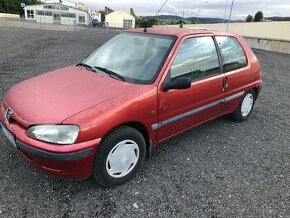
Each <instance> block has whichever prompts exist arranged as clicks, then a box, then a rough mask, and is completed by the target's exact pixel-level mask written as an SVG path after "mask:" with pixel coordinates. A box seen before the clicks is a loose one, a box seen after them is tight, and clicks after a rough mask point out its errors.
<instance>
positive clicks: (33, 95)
mask: <svg viewBox="0 0 290 218" xmlns="http://www.w3.org/2000/svg"><path fill="white" fill-rule="evenodd" d="M132 32H139V33H142V34H146V33H143V29H134V30H132ZM147 33H149V34H162V35H175V36H176V37H177V40H176V42H175V44H174V46H173V48H172V50H171V52H170V54H169V55H168V57H167V59H166V61H165V63H164V65H163V67H162V68H161V70H160V72H159V75H158V76H157V78H156V80H155V82H154V83H153V84H149V85H140V84H130V83H126V82H122V81H119V80H116V79H113V78H111V77H108V76H102V75H101V74H98V73H94V72H91V71H87V70H86V69H85V68H80V67H76V66H70V67H66V68H62V69H58V70H56V71H53V72H50V73H46V74H42V75H40V76H37V77H35V78H32V79H29V80H26V81H24V82H21V83H19V84H17V85H16V86H14V87H12V88H11V89H10V90H9V91H8V92H7V93H6V95H5V97H4V101H3V104H1V110H0V120H1V122H2V123H3V124H4V125H5V126H6V127H7V128H8V129H9V130H10V131H11V132H12V133H13V134H14V135H15V136H16V138H17V139H18V140H19V141H21V142H23V143H25V144H27V145H30V146H31V147H34V148H38V149H42V150H44V151H49V152H54V153H71V152H76V151H81V150H83V149H86V148H93V151H92V152H91V154H89V155H88V156H87V157H86V158H82V159H79V160H73V161H56V160H49V159H45V158H40V157H37V156H35V155H31V154H27V153H25V152H21V151H19V153H21V154H22V155H23V156H24V158H25V160H27V161H28V162H29V163H30V164H32V165H33V166H35V167H37V168H39V169H41V170H43V171H45V172H48V173H52V174H55V175H59V176H64V177H69V178H86V177H89V176H90V175H91V173H92V164H93V159H94V156H95V152H96V151H97V148H98V145H99V143H100V142H101V140H102V138H103V137H104V136H105V135H106V134H107V133H108V132H109V131H111V130H112V129H113V128H115V127H117V126H119V125H122V124H124V123H132V122H135V123H139V124H140V125H142V126H143V127H145V128H146V130H147V133H148V139H149V140H151V141H152V145H151V146H156V145H157V144H158V143H159V142H161V141H164V140H166V139H168V138H170V137H172V136H174V135H177V134H178V133H181V132H183V131H185V130H187V129H189V128H191V127H193V126H196V125H199V124H201V123H203V122H206V121H208V120H211V119H214V118H215V117H218V116H221V115H224V114H228V113H231V112H233V111H234V110H235V108H236V107H237V104H238V103H239V101H240V98H238V99H235V100H233V101H229V102H228V103H225V104H221V105H219V106H217V107H213V108H210V109H208V110H206V111H203V112H201V113H199V114H197V115H193V116H189V117H187V118H185V119H182V120H179V121H177V122H175V123H172V124H169V125H167V126H164V127H162V128H160V129H157V130H152V125H153V124H156V123H158V122H161V121H164V120H167V119H170V118H172V117H174V116H177V115H179V114H182V113H185V112H187V111H190V110H193V109H195V108H198V107H201V106H203V105H206V104H209V103H211V102H214V101H217V100H219V99H221V98H224V97H227V96H229V95H234V94H236V93H238V92H241V91H247V90H250V89H252V88H255V87H257V89H258V91H260V88H261V84H262V80H261V70H260V64H259V62H258V60H257V58H256V56H255V55H254V53H253V52H252V50H251V49H250V48H249V46H248V45H247V44H246V42H245V40H244V39H243V38H242V37H240V36H238V35H235V34H230V33H225V32H216V31H210V30H189V29H174V28H154V29H148V30H147ZM200 35H203V36H204V35H209V36H214V35H225V36H227V35H231V36H234V37H236V38H237V39H238V41H239V43H240V44H241V45H242V47H243V49H244V51H245V54H246V56H247V59H248V63H249V64H248V66H247V67H245V68H242V69H240V70H236V71H232V72H229V73H226V74H220V75H217V76H213V77H210V78H207V79H204V80H200V81H196V82H193V83H192V86H191V88H190V89H186V90H169V91H166V92H164V91H163V90H162V85H163V83H164V80H165V77H166V75H167V72H168V71H169V69H170V66H171V63H172V62H173V60H174V57H175V56H176V55H177V52H178V48H179V46H180V44H181V43H182V41H183V40H184V39H185V38H186V37H189V36H191V37H192V36H200ZM225 77H227V79H228V87H227V88H226V90H224V91H223V90H222V81H223V79H224V78H225ZM188 96H191V98H190V99H189V98H188ZM8 107H9V108H11V109H12V110H13V112H14V114H13V118H14V119H15V120H16V122H12V123H8V122H7V120H6V119H5V118H4V113H5V110H6V109H7V108H8ZM164 108H166V109H164ZM61 123H63V124H76V125H78V126H79V127H80V134H79V136H78V138H77V141H76V142H75V144H73V145H54V144H50V143H45V142H41V141H38V140H35V139H32V138H29V137H28V136H26V131H27V129H28V127H29V126H30V125H35V124H61ZM149 140H148V141H149Z"/></svg>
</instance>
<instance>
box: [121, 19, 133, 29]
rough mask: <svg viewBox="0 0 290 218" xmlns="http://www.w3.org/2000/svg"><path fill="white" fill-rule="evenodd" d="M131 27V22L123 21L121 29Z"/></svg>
mask: <svg viewBox="0 0 290 218" xmlns="http://www.w3.org/2000/svg"><path fill="white" fill-rule="evenodd" d="M132 26H133V21H132V20H123V28H126V29H131V28H132Z"/></svg>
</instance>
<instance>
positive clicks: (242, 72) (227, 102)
mask: <svg viewBox="0 0 290 218" xmlns="http://www.w3.org/2000/svg"><path fill="white" fill-rule="evenodd" d="M215 38H216V42H217V45H218V48H219V51H220V54H221V59H222V65H223V72H224V74H225V79H224V104H223V108H222V111H223V113H230V112H233V111H234V110H235V108H236V107H237V105H238V103H239V102H240V99H241V97H242V96H243V95H244V93H245V91H246V90H247V86H249V85H250V84H251V83H252V82H253V81H252V76H251V75H252V72H251V69H250V66H249V64H248V61H247V58H246V55H245V52H244V50H243V49H242V47H241V45H240V43H239V42H238V40H237V39H236V38H235V37H233V36H216V37H215Z"/></svg>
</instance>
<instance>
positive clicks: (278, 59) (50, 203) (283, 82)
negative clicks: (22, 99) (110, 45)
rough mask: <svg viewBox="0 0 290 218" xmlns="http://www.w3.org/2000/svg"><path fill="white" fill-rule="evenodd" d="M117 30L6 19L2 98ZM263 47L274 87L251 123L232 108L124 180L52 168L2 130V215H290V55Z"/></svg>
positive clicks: (268, 86)
mask: <svg viewBox="0 0 290 218" xmlns="http://www.w3.org/2000/svg"><path fill="white" fill-rule="evenodd" d="M115 34H116V33H114V32H110V33H105V32H102V31H83V32H55V31H45V30H30V29H21V28H19V29H18V28H0V51H1V52H0V100H1V99H2V98H3V94H4V93H5V92H6V91H7V90H8V89H9V87H11V86H12V85H14V84H16V83H18V82H20V81H22V80H24V79H27V78H30V77H33V76H35V75H38V74H40V73H42V72H45V71H49V70H53V69H56V68H59V67H63V66H67V65H71V64H74V63H78V62H80V61H81V60H82V59H84V57H86V56H87V55H88V54H90V53H91V52H92V51H94V50H95V49H96V47H98V46H99V45H101V44H102V43H104V42H105V41H107V40H108V39H109V38H111V37H112V36H114V35H115ZM255 53H256V54H257V56H258V58H259V59H260V61H261V63H262V69H263V79H264V89H263V91H262V94H261V96H260V98H259V100H258V102H257V103H256V105H255V109H254V111H253V113H252V114H251V117H250V119H249V120H248V121H247V122H244V123H236V122H234V121H232V120H231V119H229V118H227V117H222V118H219V119H217V120H214V121H212V122H209V123H207V124H205V125H202V126H200V127H197V128H195V129H193V130H191V131H188V132H187V133H185V134H182V135H180V136H178V137H175V138H173V139H171V140H169V141H167V142H165V143H163V144H161V145H160V146H159V147H158V148H157V149H155V150H154V151H153V156H152V159H151V160H147V161H146V162H145V164H144V167H143V168H142V169H141V171H140V172H139V173H138V175H137V176H136V177H135V178H134V179H133V180H131V181H130V182H128V183H126V184H124V185H122V186H119V187H116V188H111V189H103V188H101V187H99V186H98V185H97V184H96V183H95V182H94V181H92V180H86V181H71V180H64V179H62V178H58V177H54V176H50V175H47V174H44V173H42V172H40V171H38V170H36V169H34V168H33V167H31V166H29V165H28V164H26V162H25V161H24V160H23V159H22V157H21V156H19V155H18V154H17V153H16V151H15V150H14V149H13V147H12V146H11V145H10V144H9V143H8V141H7V140H6V139H4V137H3V134H1V135H0V167H1V169H0V189H1V190H0V217H150V216H151V217H156V216H159V217H290V134H289V133H290V121H289V118H290V92H289V90H290V55H284V54H279V53H272V52H265V51H257V50H256V51H255Z"/></svg>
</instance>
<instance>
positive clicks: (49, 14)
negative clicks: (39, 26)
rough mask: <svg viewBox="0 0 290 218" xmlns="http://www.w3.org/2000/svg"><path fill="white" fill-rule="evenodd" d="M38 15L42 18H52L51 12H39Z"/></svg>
mask: <svg viewBox="0 0 290 218" xmlns="http://www.w3.org/2000/svg"><path fill="white" fill-rule="evenodd" d="M36 14H37V15H40V16H50V17H51V16H52V12H51V11H37V12H36Z"/></svg>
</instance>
